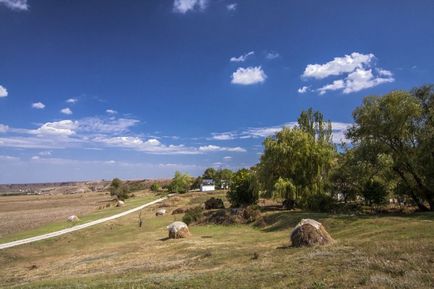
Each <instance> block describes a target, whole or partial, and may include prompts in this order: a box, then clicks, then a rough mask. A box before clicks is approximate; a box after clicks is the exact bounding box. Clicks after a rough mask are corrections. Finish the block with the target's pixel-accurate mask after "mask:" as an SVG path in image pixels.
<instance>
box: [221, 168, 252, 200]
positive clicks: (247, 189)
mask: <svg viewBox="0 0 434 289" xmlns="http://www.w3.org/2000/svg"><path fill="white" fill-rule="evenodd" d="M227 198H228V200H229V202H230V203H231V205H232V207H240V206H247V205H251V204H256V203H257V201H258V198H259V183H258V180H257V177H256V173H255V172H254V171H253V170H248V169H241V170H239V171H237V172H236V173H235V174H234V176H233V178H232V183H231V185H230V190H229V191H228V193H227Z"/></svg>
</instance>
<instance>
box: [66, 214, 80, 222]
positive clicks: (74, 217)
mask: <svg viewBox="0 0 434 289" xmlns="http://www.w3.org/2000/svg"><path fill="white" fill-rule="evenodd" d="M78 221H80V219H79V218H78V217H77V216H76V215H71V216H69V217H68V222H71V223H75V222H78Z"/></svg>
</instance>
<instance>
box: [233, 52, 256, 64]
mask: <svg viewBox="0 0 434 289" xmlns="http://www.w3.org/2000/svg"><path fill="white" fill-rule="evenodd" d="M252 55H255V52H254V51H250V52H247V53H246V54H243V55H240V56H238V57H231V58H230V59H229V61H231V62H244V61H246V60H247V58H249V56H252Z"/></svg>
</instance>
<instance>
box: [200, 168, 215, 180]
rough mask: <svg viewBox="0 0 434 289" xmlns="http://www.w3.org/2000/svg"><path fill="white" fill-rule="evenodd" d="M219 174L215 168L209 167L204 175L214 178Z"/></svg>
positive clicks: (206, 177)
mask: <svg viewBox="0 0 434 289" xmlns="http://www.w3.org/2000/svg"><path fill="white" fill-rule="evenodd" d="M216 175H217V171H216V169H215V168H207V169H206V170H205V171H204V172H203V175H202V178H204V179H212V180H214V179H215V177H216Z"/></svg>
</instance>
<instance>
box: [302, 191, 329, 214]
mask: <svg viewBox="0 0 434 289" xmlns="http://www.w3.org/2000/svg"><path fill="white" fill-rule="evenodd" d="M335 203H336V201H335V199H334V198H332V197H331V196H329V195H326V194H315V195H309V196H308V197H307V200H306V202H305V203H304V204H305V208H306V209H309V210H312V211H315V212H330V211H332V210H333V208H334V205H335Z"/></svg>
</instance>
